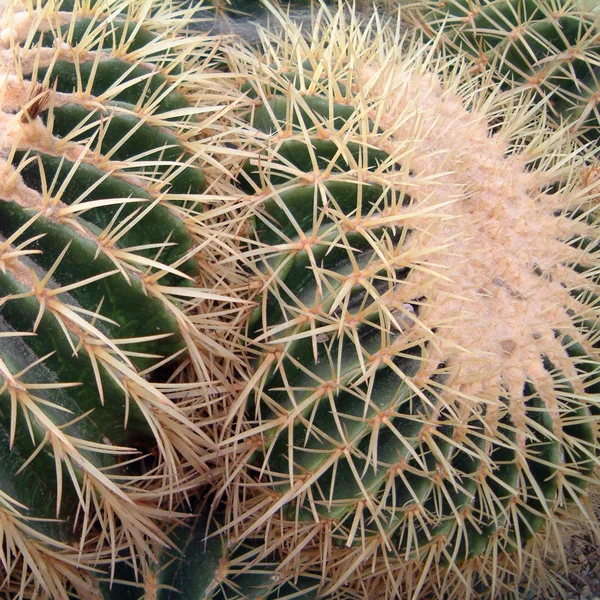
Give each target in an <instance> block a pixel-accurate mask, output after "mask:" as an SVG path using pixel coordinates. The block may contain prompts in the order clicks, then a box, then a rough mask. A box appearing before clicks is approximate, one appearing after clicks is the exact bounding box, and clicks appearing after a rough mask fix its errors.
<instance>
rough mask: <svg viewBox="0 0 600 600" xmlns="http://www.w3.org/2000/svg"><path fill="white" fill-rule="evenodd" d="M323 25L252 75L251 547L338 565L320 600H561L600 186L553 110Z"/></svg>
mask: <svg viewBox="0 0 600 600" xmlns="http://www.w3.org/2000/svg"><path fill="white" fill-rule="evenodd" d="M327 14H328V13H327V10H326V9H322V11H321V13H320V17H319V19H318V20H317V22H316V24H315V25H314V26H313V30H312V31H311V32H310V33H309V35H308V36H307V37H306V38H304V37H303V34H302V33H301V32H300V31H299V30H298V28H295V27H294V25H293V24H291V23H288V22H286V21H285V19H284V18H283V17H279V18H280V19H281V21H282V24H283V25H284V27H283V33H282V34H280V35H275V34H269V33H265V35H264V47H263V50H262V54H261V55H259V57H257V58H256V59H255V60H252V59H248V58H247V56H246V55H244V54H243V53H240V54H239V55H235V56H234V58H233V63H234V64H235V65H236V66H237V68H238V69H239V73H240V76H241V77H244V75H245V74H247V73H252V75H251V76H250V77H248V85H247V87H248V88H249V89H251V90H252V92H251V93H252V95H253V96H254V98H255V100H254V101H255V106H254V108H253V110H252V112H251V113H250V114H249V115H248V117H247V118H248V121H249V122H250V123H251V125H253V126H254V127H255V128H256V131H255V132H254V139H255V144H256V145H257V147H258V148H259V149H260V150H259V156H258V157H257V158H256V159H255V160H252V161H251V162H250V164H248V165H246V167H245V169H244V170H243V172H242V173H241V174H240V177H239V178H240V180H244V181H245V188H244V189H245V190H246V192H247V193H248V194H249V197H248V204H250V205H255V206H256V211H257V216H256V217H255V219H254V222H253V229H252V232H253V235H254V239H255V244H254V247H253V248H252V250H251V251H250V254H249V256H251V257H252V259H253V260H254V261H255V263H256V265H257V267H256V268H257V275H256V277H257V281H258V282H259V285H260V286H261V289H260V295H259V296H258V297H257V301H259V302H260V306H259V307H258V308H257V309H256V311H255V312H254V313H253V315H252V316H251V318H250V320H249V325H248V337H249V339H250V340H252V341H251V342H250V347H249V348H250V349H249V354H250V355H252V356H254V357H255V361H254V363H253V364H254V369H253V370H252V371H251V372H250V374H249V375H248V385H247V387H246V389H245V390H244V392H243V393H242V394H240V396H239V398H237V400H236V403H235V404H234V406H233V407H232V410H231V413H232V416H231V421H232V424H233V426H234V434H233V435H232V438H231V442H232V444H234V445H235V447H236V448H237V450H238V456H237V457H236V459H235V461H232V463H231V464H230V465H229V467H228V472H229V473H231V474H232V475H231V476H230V480H231V481H228V482H227V487H225V488H224V490H223V491H224V493H228V494H230V499H229V506H231V507H232V514H231V515H229V526H230V528H231V532H232V535H233V537H234V539H239V540H243V539H246V540H252V539H254V543H257V542H258V540H260V539H261V537H262V536H263V535H265V536H267V544H268V547H269V548H276V547H277V546H278V545H279V547H281V548H286V549H288V552H289V554H288V555H285V553H284V560H283V561H282V564H281V565H280V566H279V568H278V571H277V573H278V575H281V577H283V578H285V577H286V576H288V577H290V576H293V575H290V574H295V575H298V574H301V573H303V572H309V571H310V570H311V569H313V568H315V565H318V567H316V570H317V571H318V572H320V573H321V576H322V581H321V590H320V593H321V594H322V596H323V597H335V598H349V597H352V595H353V594H357V595H359V596H360V594H362V596H361V597H365V598H366V597H369V598H378V599H391V598H411V599H417V598H428V599H429V598H445V599H446V600H448V599H450V600H451V599H454V598H461V599H462V598H480V597H481V598H507V597H510V598H519V597H522V595H521V594H522V593H523V591H524V592H525V593H526V592H528V591H530V590H531V587H532V586H533V585H535V586H539V588H540V590H541V591H544V590H546V591H550V592H552V593H554V591H555V588H557V587H560V584H559V583H558V582H557V581H555V580H554V579H553V577H552V574H551V573H548V572H547V571H546V569H545V562H544V561H545V557H546V556H547V555H548V552H549V551H551V550H552V549H556V548H557V547H559V546H560V537H559V535H558V524H559V522H560V521H561V520H563V519H565V518H566V517H567V515H570V514H571V511H574V512H575V513H579V511H581V512H580V514H581V518H582V520H584V521H585V520H590V519H593V515H592V514H590V513H588V512H587V510H586V507H585V496H586V488H587V487H588V485H589V484H590V483H591V482H593V483H596V482H597V479H596V477H595V475H594V472H593V468H594V466H595V465H597V463H598V459H597V450H598V406H597V396H596V394H597V392H598V383H597V382H598V369H599V367H598V365H599V364H600V356H599V350H598V347H597V346H598V343H597V341H598V329H597V322H598V303H597V293H598V287H597V286H598V283H597V275H596V272H595V271H594V268H595V267H594V265H597V261H598V242H597V240H598V228H597V223H596V222H595V221H594V219H593V218H592V216H591V215H590V214H588V213H587V212H586V211H585V209H584V208H583V207H584V206H585V205H586V202H589V201H591V200H593V199H594V198H597V197H598V187H597V184H596V186H595V187H594V186H589V187H587V188H586V189H584V190H581V189H579V188H578V185H579V183H578V179H577V176H576V172H577V169H578V168H579V167H580V166H581V163H582V162H583V161H582V160H581V159H580V158H578V156H577V154H576V153H575V152H574V151H573V150H572V148H571V147H570V146H568V140H569V137H568V135H567V134H566V131H565V130H560V131H559V132H556V133H554V134H552V133H551V132H549V131H547V130H545V129H544V128H543V125H542V124H541V123H540V121H538V120H536V117H535V115H536V113H535V107H533V108H528V107H527V106H526V105H515V106H514V107H513V108H511V109H507V108H506V107H504V106H503V105H502V104H501V102H498V103H497V104H495V103H494V102H495V100H494V98H493V97H492V98H486V97H485V95H484V92H482V91H481V89H478V86H479V85H482V84H485V83H486V82H485V81H483V82H482V81H481V80H480V79H479V80H477V79H473V78H472V76H471V75H469V74H468V73H467V72H466V70H463V71H460V72H459V71H457V70H456V69H455V68H454V66H453V65H454V64H455V63H453V62H452V61H450V62H448V63H444V62H443V61H440V60H439V59H436V58H435V57H434V56H433V53H432V52H431V49H430V48H427V47H422V46H419V45H418V44H416V43H415V44H413V45H411V46H410V48H409V50H407V51H406V54H403V53H402V48H406V46H407V44H403V43H401V39H400V37H399V35H400V34H395V35H394V34H393V33H390V32H389V31H388V30H383V29H379V28H378V25H377V21H372V22H371V23H370V27H371V29H370V30H368V31H367V32H366V33H364V32H361V30H360V28H359V26H358V25H357V22H356V19H353V20H352V21H351V22H345V20H344V19H345V18H344V16H343V14H342V13H336V14H335V15H334V16H327ZM351 14H352V12H351ZM265 57H268V60H266V59H265ZM436 60H438V62H436ZM232 68H235V67H232ZM430 71H433V73H435V74H437V76H439V77H440V78H442V79H443V83H440V82H439V81H438V79H437V77H436V76H435V75H433V74H430ZM492 118H493V121H492ZM492 122H493V125H492ZM492 132H493V135H492ZM565 140H566V141H565ZM565 156H566V158H565ZM563 159H564V160H563ZM534 224H535V225H534ZM523 579H526V581H523V582H522V580H523ZM522 585H523V586H525V589H524V590H523V588H522V587H521V586H522Z"/></svg>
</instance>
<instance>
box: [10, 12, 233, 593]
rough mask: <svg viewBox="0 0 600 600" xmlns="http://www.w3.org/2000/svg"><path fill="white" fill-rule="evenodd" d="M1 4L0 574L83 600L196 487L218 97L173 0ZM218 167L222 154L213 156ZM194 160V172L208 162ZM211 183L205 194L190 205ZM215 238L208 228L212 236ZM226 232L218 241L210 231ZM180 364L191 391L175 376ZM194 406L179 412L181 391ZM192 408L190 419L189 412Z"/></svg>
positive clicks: (203, 45) (211, 293) (216, 83)
mask: <svg viewBox="0 0 600 600" xmlns="http://www.w3.org/2000/svg"><path fill="white" fill-rule="evenodd" d="M151 4H152V3H150V2H99V3H93V2H92V3H90V2H83V3H79V2H75V3H67V2H65V3H60V2H58V3H56V2H54V1H48V2H45V3H42V4H39V3H35V2H25V3H21V2H17V1H9V2H3V3H0V19H1V21H0V81H1V91H0V109H1V112H0V481H1V482H2V483H1V486H0V488H1V491H0V557H1V562H0V565H1V566H0V572H1V573H0V581H2V591H3V592H6V593H8V594H11V598H21V597H35V598H38V597H39V598H53V599H60V598H67V597H71V596H70V595H71V594H75V595H76V596H77V597H79V598H94V597H96V595H97V594H99V592H98V588H97V584H96V583H95V582H94V581H93V580H94V579H95V577H92V571H91V570H89V569H90V567H94V568H96V569H99V570H100V572H103V573H104V576H105V577H107V578H110V577H111V576H113V575H114V565H115V561H116V560H117V557H118V556H125V555H127V554H129V555H131V556H132V557H133V559H134V560H137V559H139V560H142V559H144V557H145V558H146V559H148V557H151V556H154V550H153V549H152V548H151V545H152V544H154V543H167V538H166V536H165V534H164V533H163V531H162V530H161V529H160V527H159V526H158V524H157V520H159V519H162V520H164V519H168V518H170V517H172V516H173V515H174V507H175V502H176V500H177V499H178V498H180V495H181V494H182V493H184V491H185V490H186V489H187V488H190V487H193V486H195V485H198V484H199V483H200V482H201V481H202V480H206V479H207V477H210V476H211V475H210V472H209V469H208V467H207V466H206V463H207V461H208V460H209V459H210V456H211V454H212V453H213V452H214V451H215V445H214V443H213V442H212V441H211V438H210V435H209V433H207V431H206V430H205V431H202V430H201V429H200V428H199V427H198V426H197V425H195V424H194V422H193V418H192V417H194V416H197V415H198V414H199V413H201V412H202V411H203V410H204V412H205V413H206V415H207V416H208V417H209V418H216V411H217V407H216V405H215V406H213V407H212V408H207V407H209V405H210V402H209V398H218V396H219V394H224V393H225V392H224V388H225V386H226V385H227V374H226V371H227V367H226V366H223V365H224V363H225V362H226V361H225V360H224V359H225V357H227V360H229V361H231V358H230V353H229V351H228V350H227V349H226V348H225V347H224V346H223V347H221V340H220V338H221V337H222V336H221V334H220V333H218V332H217V333H215V332H214V331H210V330H211V328H213V327H215V328H219V327H221V328H222V325H220V324H219V322H220V319H221V317H223V315H224V313H225V311H222V312H221V314H220V315H218V316H216V317H214V318H211V317H210V316H205V315H204V314H203V313H204V311H207V312H208V314H209V315H210V312H211V311H210V309H211V307H212V306H213V305H215V304H219V303H221V304H223V303H226V304H227V306H229V307H231V306H234V305H235V298H234V297H233V296H234V295H235V292H231V296H229V295H227V294H226V293H224V292H223V293H221V292H219V291H218V289H217V288H218V287H219V286H220V285H221V286H222V287H224V282H225V281H227V278H228V267H227V266H226V265H224V264H223V260H224V259H225V258H231V254H233V253H234V252H235V250H234V246H233V244H231V243H230V242H229V241H228V236H227V235H226V233H225V229H226V225H223V224H222V221H224V220H225V219H224V216H225V215H226V214H227V211H228V210H229V209H228V208H227V203H226V201H221V202H220V204H219V208H218V213H219V214H218V215H213V214H211V206H210V199H209V198H216V197H217V196H218V195H219V193H220V192H219V185H218V182H217V183H214V180H215V179H218V178H219V175H217V176H216V177H213V181H212V182H210V181H209V179H210V178H207V175H206V173H205V171H207V172H210V171H211V170H212V171H214V172H217V173H218V171H219V170H221V171H223V172H225V173H226V172H227V169H226V167H222V166H220V165H219V159H218V158H215V157H218V156H219V154H221V155H223V156H224V155H225V154H226V153H227V150H226V147H225V146H224V145H223V146H221V145H220V138H222V137H223V136H225V137H226V132H227V125H228V123H227V121H226V117H225V116H224V115H226V114H227V111H228V106H229V105H230V104H231V102H232V99H233V97H232V96H231V94H230V93H229V92H228V91H227V90H228V88H227V86H226V85H223V83H222V74H221V73H219V72H216V70H215V69H213V65H212V63H211V45H212V46H214V42H212V41H211V40H209V39H208V38H207V37H206V36H203V35H200V34H197V35H191V36H186V35H183V33H182V32H181V31H180V30H181V29H182V28H183V27H184V26H185V25H186V24H187V23H188V22H189V18H190V16H191V15H192V12H191V10H190V9H184V8H179V7H178V6H176V5H174V4H172V3H164V4H163V5H161V7H159V8H156V7H154V9H153V12H151V8H152V5H151ZM226 162H227V159H226V158H225V160H224V163H226ZM205 167H206V168H205ZM209 183H210V185H211V186H212V189H211V190H210V193H211V194H212V195H211V196H205V191H206V189H207V185H208V184H209ZM219 232H220V234H219ZM218 234H219V235H221V237H220V238H219V240H218V242H217V243H214V238H216V237H217V235H218ZM186 370H187V371H189V372H190V373H192V374H193V375H190V377H189V379H191V380H192V381H193V382H194V383H193V386H191V385H190V384H184V383H181V382H180V381H179V380H180V377H179V374H180V373H182V372H185V371H186ZM192 387H193V390H192V391H191V392H190V393H189V395H190V398H193V399H194V400H195V404H193V406H192V408H186V405H187V404H190V402H191V401H188V402H187V404H181V403H178V402H177V400H178V399H180V398H182V397H183V396H184V395H185V394H186V390H190V389H191V388H192ZM203 407H204V408H203Z"/></svg>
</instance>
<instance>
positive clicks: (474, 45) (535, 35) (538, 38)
mask: <svg viewBox="0 0 600 600" xmlns="http://www.w3.org/2000/svg"><path fill="white" fill-rule="evenodd" d="M406 14H407V15H408V18H409V21H412V22H414V24H415V25H417V26H418V27H419V28H421V29H422V31H423V32H424V33H425V35H427V36H428V37H430V38H436V39H437V40H438V41H439V43H440V44H441V45H442V46H443V47H445V48H446V49H447V50H449V51H450V52H456V51H461V52H465V53H466V55H467V56H468V57H469V59H470V60H471V61H473V63H474V66H475V68H476V69H481V70H482V71H484V70H487V69H490V70H491V71H492V72H493V73H495V75H496V79H495V80H496V82H498V81H502V82H503V85H504V86H505V87H506V88H507V89H512V90H517V91H521V90H533V91H534V92H535V93H536V95H537V97H538V98H543V99H544V100H546V101H547V102H546V104H547V106H548V108H549V110H550V113H551V115H552V116H553V118H554V120H555V122H556V123H560V122H561V121H562V120H564V121H566V122H568V123H569V126H570V128H571V130H573V131H575V132H577V134H578V135H579V136H581V138H582V140H584V141H586V140H592V141H594V142H597V140H598V136H599V132H600V110H599V108H598V99H599V97H600V94H599V87H598V81H599V75H600V71H599V68H600V67H598V58H599V57H600V43H599V42H598V39H599V38H598V35H599V33H600V31H599V28H598V26H599V23H600V21H599V20H598V14H597V11H596V12H595V11H594V10H592V8H591V6H590V7H587V6H586V5H585V4H584V3H582V2H577V1H576V0H560V1H559V2H556V1H554V0H544V1H541V2H538V1H529V0H477V1H475V2H473V1H469V2H464V1H463V0H448V1H446V0H444V1H439V0H424V1H422V2H419V3H416V4H415V3H412V4H410V8H408V10H407V13H406Z"/></svg>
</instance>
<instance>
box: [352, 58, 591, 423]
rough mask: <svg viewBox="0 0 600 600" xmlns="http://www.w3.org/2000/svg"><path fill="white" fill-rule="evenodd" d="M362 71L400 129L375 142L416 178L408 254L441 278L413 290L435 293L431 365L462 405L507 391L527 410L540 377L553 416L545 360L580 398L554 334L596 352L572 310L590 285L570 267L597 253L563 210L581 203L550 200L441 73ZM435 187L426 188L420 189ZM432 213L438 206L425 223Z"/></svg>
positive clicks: (414, 281)
mask: <svg viewBox="0 0 600 600" xmlns="http://www.w3.org/2000/svg"><path fill="white" fill-rule="evenodd" d="M394 69H396V70H394ZM361 75H362V77H363V78H364V84H365V89H368V90H369V91H368V92H367V96H368V95H371V94H372V95H374V96H377V95H379V94H380V93H385V96H386V104H385V111H384V114H383V116H382V117H381V119H380V120H379V123H380V126H383V127H384V128H385V129H387V130H389V131H392V132H393V133H392V136H391V139H388V140H387V141H385V142H384V143H378V146H379V147H381V148H383V149H385V150H386V151H387V152H388V153H389V154H392V155H393V154H395V153H397V152H398V145H399V146H400V147H401V148H405V149H406V150H405V151H406V152H408V153H409V154H410V166H411V170H412V172H413V174H414V178H415V180H418V181H419V185H415V186H414V187H411V188H409V189H408V193H409V194H410V195H411V196H412V198H413V201H414V202H413V205H412V206H411V207H410V208H409V209H407V213H406V216H405V218H404V220H403V224H404V225H405V226H407V227H410V228H411V230H412V233H411V235H410V236H409V237H408V239H407V241H406V242H405V245H404V250H405V252H406V253H407V255H409V254H411V253H419V254H422V255H424V256H425V257H426V262H427V264H428V265H429V266H430V268H431V270H433V271H435V272H437V273H438V274H439V275H440V277H435V276H434V277H432V275H431V272H424V271H421V270H417V269H412V270H411V273H410V275H409V277H408V278H407V281H406V283H407V284H409V285H414V287H415V288H416V289H418V290H419V293H422V294H423V295H424V296H425V297H426V300H425V302H424V303H425V307H424V309H423V311H422V313H421V315H420V320H421V322H422V323H423V325H425V326H426V327H427V328H429V329H433V328H435V329H436V333H435V337H434V338H432V340H431V344H430V347H429V355H428V359H429V360H430V361H431V367H432V368H433V369H435V367H436V365H437V364H438V363H440V362H445V363H446V364H447V366H448V367H449V371H450V373H451V375H450V381H449V382H448V385H449V387H451V388H452V389H453V390H454V392H456V393H459V394H460V397H461V402H465V401H467V402H468V401H469V399H472V400H474V401H476V402H480V401H482V400H483V401H485V400H486V399H490V400H493V399H497V398H498V396H499V395H500V396H505V397H508V398H510V399H511V400H518V401H519V402H521V401H522V399H523V395H522V394H523V386H524V384H525V383H526V382H527V381H534V382H535V383H536V389H537V391H538V393H539V394H540V396H541V398H542V400H544V402H545V403H546V404H547V407H548V408H549V409H550V412H553V410H552V409H554V408H556V407H555V406H554V405H555V404H556V395H555V392H553V393H550V394H546V391H547V390H546V389H545V388H546V386H547V387H548V389H551V388H552V379H551V378H550V377H549V375H548V373H547V371H546V370H545V369H544V366H543V364H542V357H543V356H544V355H545V356H547V357H548V358H549V360H550V361H551V362H552V363H553V364H554V365H555V366H556V367H559V368H560V369H561V370H562V371H563V373H564V374H565V375H566V376H567V377H568V378H570V379H571V382H572V384H573V386H574V391H575V392H576V393H582V392H583V385H582V383H581V381H580V380H579V379H578V378H577V373H576V370H575V366H574V364H573V363H572V361H571V360H570V359H569V358H568V356H567V355H566V352H565V350H564V348H563V346H562V345H561V343H560V341H558V340H556V339H555V335H554V332H555V331H556V330H559V331H561V332H562V333H568V334H569V335H570V336H572V337H573V338H575V339H576V340H577V341H578V342H581V343H583V344H584V345H585V346H586V348H588V349H589V344H587V343H585V342H584V341H583V340H581V336H580V335H579V334H578V333H577V331H576V330H575V328H574V327H573V324H572V320H571V318H570V317H569V316H568V315H567V313H566V310H565V309H566V308H567V307H568V308H571V309H572V310H575V311H578V310H579V311H580V310H581V307H580V306H578V303H577V302H576V300H575V299H574V298H573V297H572V296H571V295H570V294H569V291H570V290H573V289H582V290H583V289H589V288H590V286H591V285H592V284H591V283H590V282H589V281H588V279H587V278H586V277H585V276H584V275H579V274H578V273H576V272H575V271H574V270H572V269H571V268H568V267H565V263H567V262H575V263H579V264H584V265H585V264H586V263H589V260H590V256H589V255H587V256H586V253H585V252H584V251H582V250H578V249H575V248H570V247H569V246H567V244H566V243H565V241H566V240H568V239H569V238H572V237H575V236H580V235H585V234H588V235H591V236H593V235H594V233H593V230H592V227H588V226H586V225H585V224H583V223H582V222H581V221H578V220H574V219H571V218H567V217H566V216H556V215H555V214H554V213H555V211H557V210H560V209H566V208H572V209H575V208H576V205H575V204H574V201H576V199H577V198H576V196H575V198H574V199H573V198H568V197H566V191H565V192H564V193H562V194H553V195H549V194H544V193H543V192H542V191H541V189H542V188H543V187H544V185H546V184H548V183H549V181H548V177H549V176H548V173H544V172H542V171H528V170H526V158H525V157H524V156H522V155H520V154H511V153H509V148H508V143H507V140H506V137H505V136H503V135H502V134H498V135H495V136H490V134H489V125H488V120H487V119H488V117H487V115H486V114H484V113H478V112H469V111H468V110H467V109H466V108H465V106H464V103H463V101H462V100H461V99H460V98H459V97H458V96H457V95H456V94H455V93H454V92H453V91H443V90H442V87H441V85H440V84H439V82H437V81H436V78H435V76H433V75H430V74H426V75H420V74H417V73H415V72H414V71H412V72H411V70H408V71H407V70H404V69H402V67H398V66H397V65H395V66H388V65H386V66H384V67H382V68H380V69H378V70H375V69H374V68H373V67H366V68H364V69H362V71H361ZM384 90H385V92H384ZM407 114H412V115H413V117H412V118H411V119H407V118H406V115H407ZM415 121H417V122H418V123H419V126H418V128H417V129H416V128H415V125H414V123H415ZM415 129H416V130H415ZM373 142H374V143H376V140H373ZM549 148H551V147H549ZM428 179H429V180H430V181H431V183H430V184H429V185H427V184H423V183H421V182H426V181H427V180H428ZM449 200H451V201H450V202H449ZM425 207H434V210H433V211H430V212H428V213H427V214H426V215H425V216H422V215H421V211H422V209H423V208H425ZM411 213H414V214H415V216H414V217H411ZM432 214H433V215H435V217H432ZM507 392H508V393H507ZM488 410H489V409H488ZM519 413H523V414H524V406H521V405H518V404H517V405H513V406H511V415H512V417H513V419H515V418H517V420H518V415H519Z"/></svg>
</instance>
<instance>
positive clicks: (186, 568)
mask: <svg viewBox="0 0 600 600" xmlns="http://www.w3.org/2000/svg"><path fill="white" fill-rule="evenodd" d="M205 500H206V499H205ZM210 500H212V498H209V502H206V501H205V502H204V503H203V508H195V512H196V514H197V517H196V518H195V519H194V520H189V521H188V522H187V523H186V524H185V525H182V526H179V527H176V528H175V529H173V530H172V531H170V532H169V539H170V541H171V544H172V546H173V548H175V550H167V549H163V550H162V551H161V552H160V554H159V557H158V561H157V562H155V563H152V564H147V565H145V567H144V571H143V573H144V575H143V577H139V576H138V578H137V580H136V577H135V572H134V570H133V568H132V566H131V564H128V563H120V564H119V566H118V572H117V576H116V579H117V580H119V581H120V583H115V584H113V585H112V586H111V585H110V584H109V583H108V582H106V583H103V584H102V586H101V590H102V593H103V595H102V600H144V599H145V598H153V599H155V600H286V599H289V600H292V599H293V598H299V597H301V598H303V599H305V600H317V598H318V595H317V593H318V589H319V586H320V576H319V574H318V573H312V574H308V575H307V574H305V575H303V576H301V577H299V578H298V579H297V580H294V581H280V580H279V578H278V577H277V576H275V571H276V568H277V565H278V564H279V563H280V562H281V557H280V556H278V555H277V554H276V553H275V554H272V555H267V556H265V555H264V547H263V544H262V543H260V542H259V543H258V544H255V545H250V544H239V545H236V544H231V545H229V544H228V539H227V536H226V535H224V534H223V533H222V532H221V533H219V529H220V528H221V526H222V524H223V513H222V509H225V507H223V506H218V504H217V506H218V509H217V510H216V511H215V507H213V508H212V509H211V510H209V507H210V504H211V502H210ZM215 513H216V514H215ZM361 598H362V597H361V596H356V597H355V599H354V600H360V599H361Z"/></svg>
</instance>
